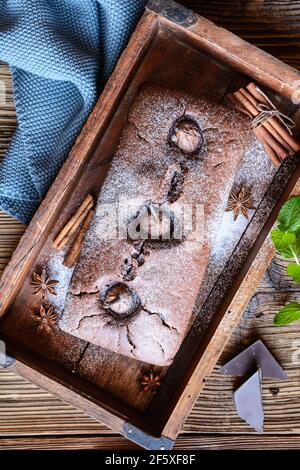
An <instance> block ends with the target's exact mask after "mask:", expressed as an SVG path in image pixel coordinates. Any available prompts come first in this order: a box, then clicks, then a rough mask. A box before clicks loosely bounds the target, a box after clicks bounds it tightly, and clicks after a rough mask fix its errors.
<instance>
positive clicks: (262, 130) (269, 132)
mask: <svg viewBox="0 0 300 470" xmlns="http://www.w3.org/2000/svg"><path fill="white" fill-rule="evenodd" d="M228 99H229V101H230V102H231V103H233V104H234V106H235V107H236V108H237V109H238V110H240V111H241V112H243V113H245V114H246V115H247V116H249V117H250V118H251V128H252V129H253V131H254V133H255V135H256V137H257V139H258V140H259V141H260V142H261V143H262V144H263V146H264V148H265V150H266V153H267V154H268V156H269V157H270V159H271V160H272V162H273V163H274V164H275V165H279V164H280V163H281V162H282V161H283V160H284V159H285V158H286V157H288V156H292V155H294V154H295V153H296V152H297V151H299V150H300V144H299V142H297V141H296V139H295V138H294V137H293V134H292V128H293V127H295V123H294V121H293V120H292V119H291V118H290V117H289V116H286V115H285V114H283V113H282V112H281V111H280V110H279V109H277V108H276V106H275V105H274V103H272V101H271V100H270V99H269V97H268V96H267V95H266V94H265V93H264V92H263V91H262V90H261V89H260V88H259V87H258V86H257V85H255V83H249V84H248V85H247V86H246V87H245V88H240V89H239V90H238V91H236V92H234V93H233V94H231V95H229V96H228Z"/></svg>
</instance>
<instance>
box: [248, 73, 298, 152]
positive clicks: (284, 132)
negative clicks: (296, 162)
mask: <svg viewBox="0 0 300 470" xmlns="http://www.w3.org/2000/svg"><path fill="white" fill-rule="evenodd" d="M246 88H247V90H248V91H249V92H250V93H251V94H252V95H253V96H254V97H255V98H256V99H257V100H258V101H260V102H261V103H263V104H265V105H266V106H269V105H270V103H268V101H267V100H266V98H265V97H264V96H263V95H262V94H261V93H260V91H259V90H258V89H257V87H256V85H255V83H253V82H252V83H249V84H248V85H247V86H246ZM268 121H269V123H270V124H271V125H272V126H273V127H274V129H276V131H277V132H278V134H280V135H281V137H282V138H283V139H284V140H285V141H286V142H287V143H288V144H289V146H290V147H291V148H292V149H293V150H294V151H295V152H297V151H298V150H300V144H299V142H297V141H296V139H294V137H293V136H292V135H291V134H290V133H289V131H288V130H287V129H286V128H285V127H284V125H283V124H282V123H281V122H280V121H278V120H277V119H276V118H275V117H271V118H270V119H268Z"/></svg>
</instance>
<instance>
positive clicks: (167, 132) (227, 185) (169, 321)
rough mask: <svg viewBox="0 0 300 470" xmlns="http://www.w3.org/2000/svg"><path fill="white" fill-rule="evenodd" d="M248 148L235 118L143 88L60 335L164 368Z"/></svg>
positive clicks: (213, 106) (244, 129) (212, 106)
mask: <svg viewBox="0 0 300 470" xmlns="http://www.w3.org/2000/svg"><path fill="white" fill-rule="evenodd" d="M251 140H252V134H251V131H250V130H249V126H248V125H247V123H246V122H245V118H244V117H243V116H242V115H241V114H239V113H238V112H237V111H235V110H233V109H229V108H227V107H226V106H224V105H221V104H217V103H213V102H210V101H208V100H206V99H204V98H195V97H192V96H189V95H186V94H183V93H181V92H179V91H172V90H167V89H165V88H162V87H159V86H156V85H150V84H149V85H145V86H144V87H143V88H142V89H141V90H140V92H139V94H138V95H137V97H136V99H135V102H134V103H133V105H132V108H131V110H130V112H129V115H128V117H127V121H126V124H125V126H124V129H123V131H122V134H121V137H120V141H119V145H118V148H117V150H116V153H115V155H114V157H113V160H112V164H111V167H110V170H109V172H108V174H107V177H106V179H105V182H104V184H103V186H102V189H101V192H100V194H99V198H98V202H97V207H96V212H95V216H94V219H93V221H92V223H91V225H90V228H89V230H88V232H87V234H86V237H85V241H84V244H83V247H82V250H81V254H80V258H79V260H78V262H77V264H76V267H75V270H74V274H73V276H72V280H71V283H70V288H69V292H68V295H67V300H66V305H65V309H64V312H63V315H62V318H61V320H60V328H61V329H62V330H64V331H65V332H67V333H70V334H72V335H75V336H77V337H79V338H82V339H84V340H86V341H89V342H91V343H94V344H96V345H99V346H102V347H103V348H107V349H109V350H112V351H115V352H117V353H119V354H123V355H126V356H130V357H132V358H135V359H138V360H141V361H144V362H148V363H151V364H157V365H160V366H167V365H169V364H171V363H172V361H173V358H174V356H175V354H176V352H177V351H178V349H179V347H180V344H181V342H182V340H183V338H184V335H185V333H186V331H187V328H188V324H189V320H190V318H191V315H192V311H193V307H194V304H195V300H196V297H197V294H198V292H199V289H200V287H201V282H202V279H203V277H204V273H205V270H206V267H207V263H208V259H209V254H210V250H211V246H212V243H213V240H214V238H215V236H216V233H217V229H218V225H219V222H220V220H221V217H222V214H223V212H224V209H225V207H226V203H227V199H228V195H229V192H230V189H231V185H232V181H233V178H234V176H235V172H236V169H237V167H238V165H239V162H240V159H241V157H242V155H243V154H244V152H245V150H246V149H247V147H248V145H249V143H250V141H251ZM116 205H117V206H116ZM129 205H130V210H128V211H127V212H126V211H125V210H121V208H122V207H123V209H124V207H126V206H129ZM116 207H117V209H116ZM182 208H184V211H183V212H182ZM127 209H128V207H127ZM183 213H184V215H183ZM203 221H204V229H203V226H202V222H203ZM116 226H117V228H118V232H116ZM190 226H191V227H190ZM199 226H201V227H200V229H199ZM192 227H193V228H195V227H196V230H192V229H191V228H192Z"/></svg>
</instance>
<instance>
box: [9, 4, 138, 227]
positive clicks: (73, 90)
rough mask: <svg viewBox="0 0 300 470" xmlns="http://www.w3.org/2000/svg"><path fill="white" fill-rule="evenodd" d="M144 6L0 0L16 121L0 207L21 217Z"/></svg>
mask: <svg viewBox="0 0 300 470" xmlns="http://www.w3.org/2000/svg"><path fill="white" fill-rule="evenodd" d="M145 4H146V1H145V0H0V60H2V61H4V62H7V63H8V64H9V65H10V67H11V70H12V74H13V85H14V98H15V104H16V109H17V118H18V128H17V130H16V133H15V135H14V138H13V141H12V144H11V146H10V148H9V151H8V152H7V154H6V156H5V159H4V163H3V164H2V165H1V167H0V207H1V208H2V209H4V210H5V211H7V212H9V213H10V214H12V215H13V216H15V217H16V218H17V219H19V220H20V221H21V222H23V223H28V222H29V221H30V219H31V217H32V215H33V214H34V212H35V210H36V209H37V207H38V205H39V203H40V202H41V200H42V198H43V196H44V195H45V193H46V191H47V190H48V188H49V186H50V185H51V183H52V181H53V179H54V177H55V176H56V174H57V172H58V170H59V168H60V166H61V165H62V163H63V162H64V160H65V158H66V157H67V155H68V152H69V151H70V149H71V147H72V143H73V142H74V139H75V138H76V136H77V135H78V133H79V131H80V129H81V127H82V125H83V124H84V122H85V120H86V118H87V116H88V115H89V113H90V112H91V110H92V108H93V106H94V104H95V102H96V99H97V95H98V94H99V91H100V90H101V88H102V87H103V84H104V83H105V80H106V79H107V78H108V76H109V74H110V73H111V71H112V69H113V67H114V65H115V63H116V61H117V59H118V56H119V55H120V52H121V51H122V49H123V48H124V46H125V45H126V43H127V41H128V39H129V36H130V34H131V32H132V30H133V28H134V26H135V24H136V22H137V21H138V19H139V16H140V15H141V14H142V13H143V10H144V7H145ZM0 132H1V129H0Z"/></svg>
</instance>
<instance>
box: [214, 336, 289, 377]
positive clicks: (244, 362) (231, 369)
mask: <svg viewBox="0 0 300 470" xmlns="http://www.w3.org/2000/svg"><path fill="white" fill-rule="evenodd" d="M257 368H260V369H261V377H262V378H263V379H267V378H269V379H280V380H287V379H288V376H287V374H286V373H285V372H284V370H283V369H282V367H281V366H280V365H279V364H278V362H277V361H276V359H275V358H274V357H273V356H272V354H271V353H270V351H269V350H268V349H267V347H266V346H265V345H264V343H263V342H262V341H261V340H258V341H256V342H255V343H253V344H252V345H251V346H249V347H248V348H247V349H245V350H244V351H243V352H241V353H240V354H238V356H236V357H235V358H234V359H232V360H231V361H229V362H227V364H225V365H224V366H223V367H221V369H220V372H221V374H224V375H238V376H244V375H247V374H249V373H250V372H252V371H254V370H256V369H257Z"/></svg>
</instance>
